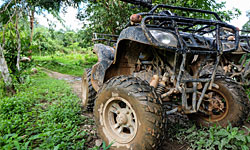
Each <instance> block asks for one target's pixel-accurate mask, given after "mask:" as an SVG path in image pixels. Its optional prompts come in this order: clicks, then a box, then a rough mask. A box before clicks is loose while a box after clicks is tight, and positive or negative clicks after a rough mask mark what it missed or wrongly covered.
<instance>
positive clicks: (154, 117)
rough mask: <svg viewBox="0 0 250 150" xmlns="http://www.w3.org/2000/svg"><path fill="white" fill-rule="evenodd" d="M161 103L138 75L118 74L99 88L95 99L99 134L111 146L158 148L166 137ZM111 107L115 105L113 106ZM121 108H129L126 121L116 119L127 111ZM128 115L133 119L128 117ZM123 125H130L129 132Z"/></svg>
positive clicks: (117, 147) (145, 149)
mask: <svg viewBox="0 0 250 150" xmlns="http://www.w3.org/2000/svg"><path fill="white" fill-rule="evenodd" d="M116 103H117V104H118V105H119V106H117V105H116ZM123 103H125V105H124V104H123ZM161 103H162V102H161V100H160V98H159V97H158V96H157V94H156V93H155V91H154V88H153V87H151V86H149V84H148V83H147V82H145V81H142V80H141V79H140V78H136V77H132V76H118V77H114V78H112V79H110V80H109V81H107V83H105V84H104V85H103V87H102V88H101V89H100V90H99V92H98V95H97V99H96V101H95V106H94V118H95V123H96V126H97V131H98V135H99V136H100V138H102V139H103V140H104V141H105V143H106V145H109V144H112V146H111V149H119V150H122V149H126V150H127V149H133V150H156V149H158V148H159V147H160V146H161V144H162V140H163V139H164V137H165V136H164V128H165V121H166V119H165V117H164V111H163V109H162V106H161ZM113 105H114V106H113ZM115 105H116V106H115ZM114 107H116V108H118V109H114V110H113V108H114ZM109 109H110V110H111V111H110V112H109ZM123 110H129V111H130V112H129V113H128V112H127V114H129V115H128V116H127V117H125V119H124V120H125V123H124V122H121V121H120V120H118V118H120V116H122V115H126V114H125V113H123ZM118 112H119V113H118ZM130 114H131V115H130ZM131 116H132V118H133V121H129V120H131ZM126 118H127V119H126ZM124 120H123V121H124ZM126 120H127V122H126ZM129 122H130V124H132V125H133V127H131V126H132V125H131V126H130V124H129ZM131 122H133V123H131ZM113 124H114V125H113ZM116 124H118V125H119V127H118V131H119V129H120V128H121V132H120V133H121V134H119V133H118V132H117V130H116V128H115V126H116ZM123 126H124V127H123ZM126 126H130V127H131V129H127V130H129V131H131V132H128V131H127V132H125V131H124V128H126ZM132 128H133V129H132ZM123 137H125V138H123Z"/></svg>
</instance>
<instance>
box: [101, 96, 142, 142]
mask: <svg viewBox="0 0 250 150" xmlns="http://www.w3.org/2000/svg"><path fill="white" fill-rule="evenodd" d="M101 118H102V120H103V123H104V127H105V129H106V131H107V133H106V136H109V137H110V138H112V139H113V140H115V141H116V142H119V143H128V142H130V141H132V140H133V139H134V137H135V136H136V134H137V129H138V122H137V116H136V113H135V111H134V109H133V108H132V106H131V105H130V103H129V102H128V101H127V100H126V99H124V98H122V97H112V98H110V99H109V100H108V101H107V102H106V103H105V105H104V107H103V113H102V116H101Z"/></svg>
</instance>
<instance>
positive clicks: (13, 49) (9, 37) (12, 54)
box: [0, 20, 32, 82]
mask: <svg viewBox="0 0 250 150" xmlns="http://www.w3.org/2000/svg"><path fill="white" fill-rule="evenodd" d="M26 23H27V22H26V21H25V20H22V21H21V22H20V23H19V30H20V31H19V33H20V44H21V49H22V50H21V53H20V56H21V57H22V56H28V55H29V53H28V52H29V50H30V49H31V48H32V47H31V46H30V45H29V33H28V32H27V28H26V26H25V24H26ZM3 37H4V38H5V46H4V49H5V51H4V55H5V60H6V62H7V64H8V68H9V71H10V73H11V75H12V76H13V77H14V78H13V79H14V80H15V81H18V82H21V81H22V80H23V79H24V78H25V77H26V75H25V72H24V71H25V70H27V69H29V68H30V67H31V66H32V63H30V62H20V71H18V69H17V67H16V64H17V51H18V49H17V45H18V42H17V40H16V39H17V34H16V29H15V24H13V23H12V22H10V23H8V24H6V28H5V31H4V30H0V39H3Z"/></svg>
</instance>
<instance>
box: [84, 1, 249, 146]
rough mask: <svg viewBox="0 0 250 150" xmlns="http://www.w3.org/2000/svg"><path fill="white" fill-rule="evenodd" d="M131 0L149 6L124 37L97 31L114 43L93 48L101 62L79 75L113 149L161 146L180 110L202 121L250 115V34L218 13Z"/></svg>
mask: <svg viewBox="0 0 250 150" xmlns="http://www.w3.org/2000/svg"><path fill="white" fill-rule="evenodd" d="M124 1H125V0H124ZM126 1H127V2H130V3H134V4H140V5H142V6H145V7H148V8H150V9H151V10H150V11H149V12H147V13H138V14H134V15H132V16H131V17H130V22H129V24H128V25H127V26H126V28H125V29H123V31H122V32H121V33H120V35H119V37H117V36H110V35H104V34H101V35H99V36H101V37H100V38H98V35H97V34H95V38H94V40H101V41H103V40H104V41H105V39H106V38H104V36H109V37H110V39H109V40H107V41H108V43H112V42H116V45H115V47H112V46H107V45H104V44H95V45H94V52H95V53H96V54H97V56H98V62H97V63H96V64H95V65H94V66H93V67H92V69H89V70H87V71H86V72H85V75H84V76H83V80H82V85H83V86H82V91H83V92H82V99H83V104H84V106H85V107H87V108H88V110H89V111H93V113H94V118H95V123H96V127H97V131H98V134H99V136H100V137H101V138H102V139H103V140H104V141H105V142H106V143H107V144H112V146H111V149H135V150H148V149H158V148H159V147H160V146H161V143H162V140H163V139H164V130H165V129H166V116H167V115H170V114H172V113H176V112H179V113H182V114H185V115H187V116H188V117H189V118H190V119H191V120H193V121H195V122H196V123H197V124H199V125H203V126H210V125H214V124H217V125H221V126H227V125H228V124H229V123H231V124H232V125H233V126H239V125H241V124H242V122H243V121H244V120H246V117H247V115H248V112H249V99H248V97H247V95H246V94H245V91H244V88H243V86H249V81H248V80H249V76H250V73H249V65H250V62H249V52H250V43H249V39H250V37H249V36H247V35H244V36H240V35H239V33H240V32H242V31H239V29H238V28H236V27H234V26H232V25H229V24H227V23H225V22H222V20H221V19H220V17H219V16H218V15H217V14H216V13H214V12H210V11H205V10H197V9H191V8H183V7H175V6H168V5H156V6H153V5H151V4H150V3H147V2H145V0H142V1H132V0H131V1H129V0H126ZM170 10H172V11H174V12H182V13H183V12H191V13H201V14H205V15H212V16H214V17H215V20H208V19H197V18H188V17H183V16H179V15H176V14H175V13H172V12H171V11H170ZM245 32H246V33H248V31H245ZM116 38H118V39H117V41H116Z"/></svg>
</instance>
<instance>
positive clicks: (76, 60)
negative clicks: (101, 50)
mask: <svg viewBox="0 0 250 150" xmlns="http://www.w3.org/2000/svg"><path fill="white" fill-rule="evenodd" d="M85 50H86V51H85V54H84V55H83V54H77V53H76V54H67V55H66V54H63V53H56V54H54V55H51V56H34V57H33V58H34V60H35V63H36V64H37V65H38V66H42V67H45V68H47V69H49V70H53V71H56V72H60V73H63V74H69V75H74V76H82V75H83V70H84V68H90V67H91V66H92V65H93V64H95V63H96V62H97V57H96V55H94V54H93V53H92V52H91V50H90V49H85Z"/></svg>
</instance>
